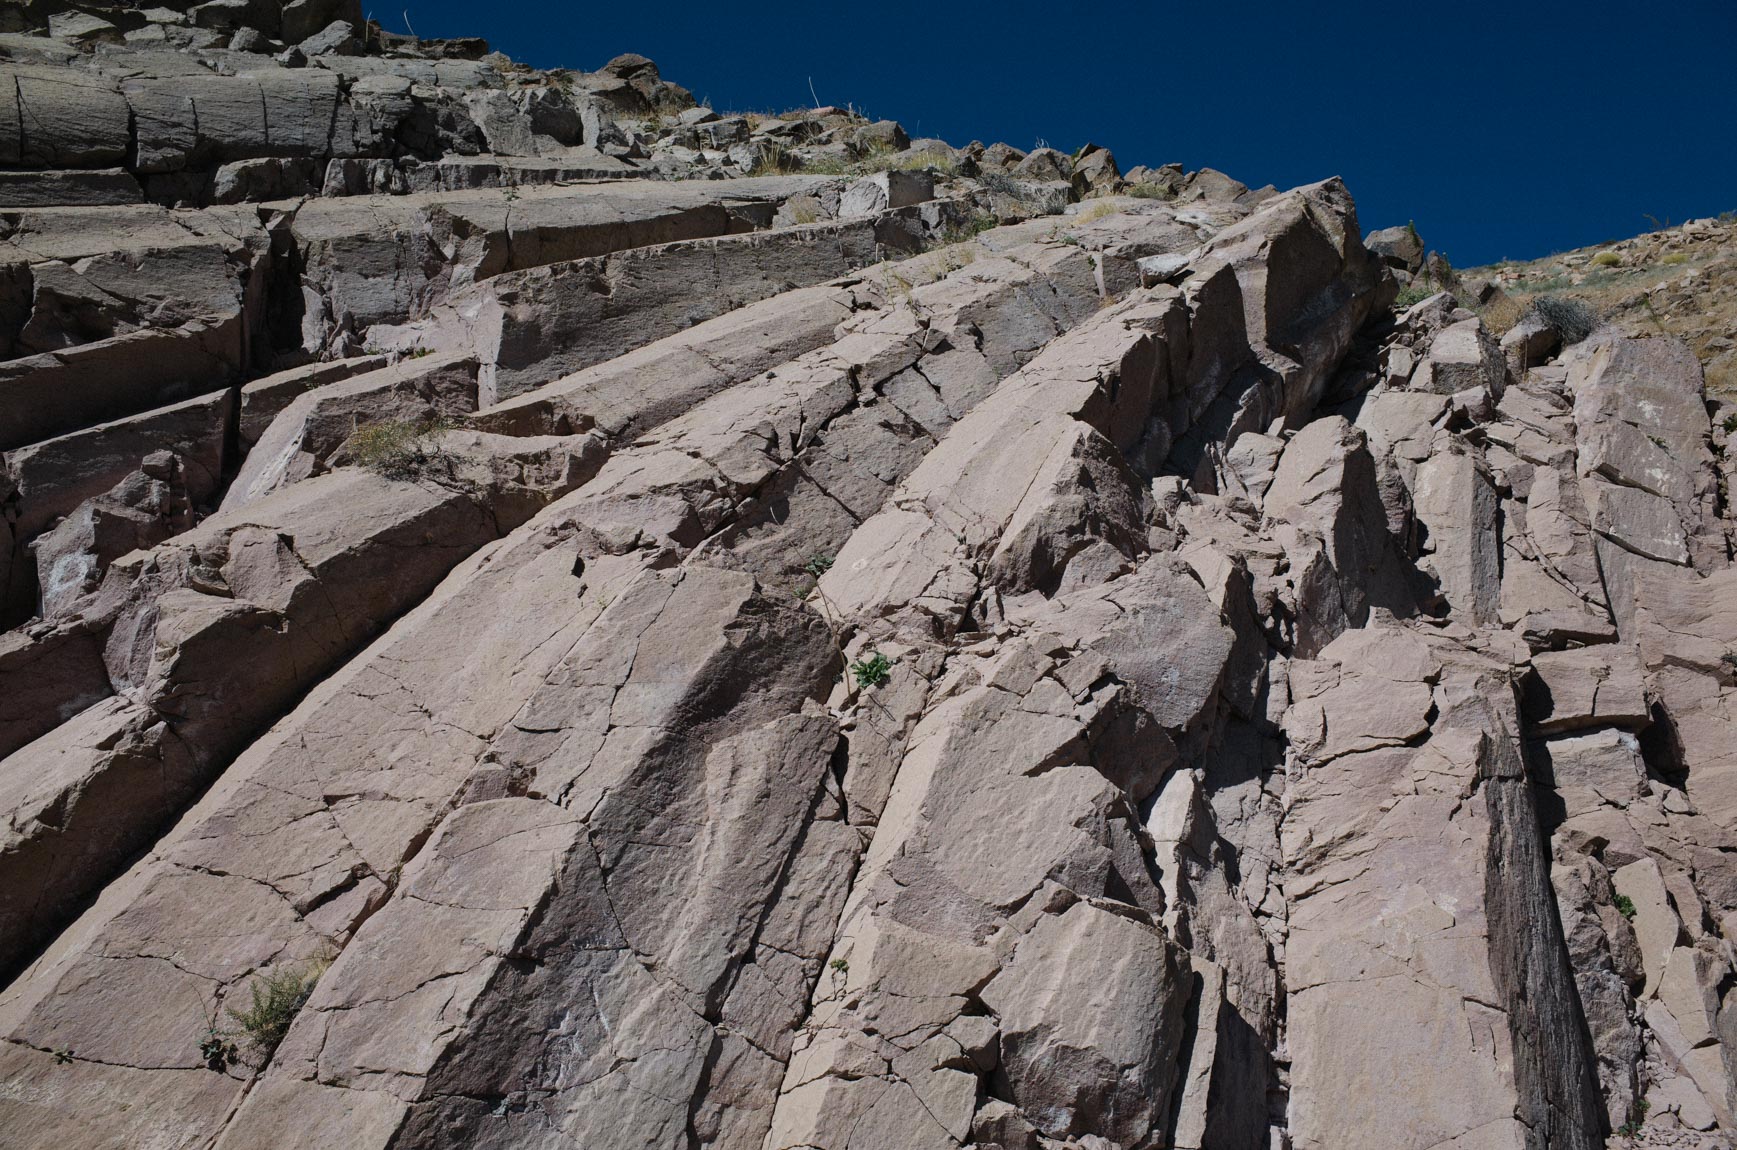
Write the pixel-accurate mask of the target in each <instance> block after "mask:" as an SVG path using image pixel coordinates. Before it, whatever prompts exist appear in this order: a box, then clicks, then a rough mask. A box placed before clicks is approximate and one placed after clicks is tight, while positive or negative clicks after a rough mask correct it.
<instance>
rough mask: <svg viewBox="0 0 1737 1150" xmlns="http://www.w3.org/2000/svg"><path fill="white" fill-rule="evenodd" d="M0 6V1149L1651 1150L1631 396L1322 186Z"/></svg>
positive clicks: (1655, 981) (1674, 589)
mask: <svg viewBox="0 0 1737 1150" xmlns="http://www.w3.org/2000/svg"><path fill="white" fill-rule="evenodd" d="M3 18H4V19H6V20H10V21H12V24H11V26H10V30H9V31H7V32H5V33H4V34H0V52H4V54H5V61H4V63H3V64H0V67H3V68H4V70H5V71H6V73H7V76H8V81H9V82H10V83H11V84H12V85H13V88H14V92H15V96H16V99H15V101H14V111H12V112H11V113H8V112H7V111H5V110H0V163H4V164H6V165H8V166H7V167H6V169H5V170H4V171H3V172H0V203H3V206H0V227H3V229H4V234H3V237H0V354H4V355H5V356H6V357H7V358H6V359H5V361H4V362H3V363H0V450H3V452H4V454H3V456H0V459H3V470H0V491H3V492H4V494H5V498H4V511H5V519H4V524H5V535H4V536H3V537H0V543H3V544H4V548H5V549H4V551H3V552H0V564H3V566H0V586H3V587H4V589H5V596H4V601H3V603H4V611H5V619H4V622H5V623H6V624H7V625H9V626H10V627H11V629H10V630H8V631H6V632H5V633H4V635H3V636H0V809H4V811H5V812H6V821H5V823H4V824H3V826H0V978H3V989H0V1036H3V1038H4V1041H3V1042H0V1129H3V1130H5V1131H6V1140H7V1142H8V1145H17V1146H20V1147H49V1146H54V1147H65V1146H68V1145H77V1146H90V1147H141V1146H174V1147H181V1146H215V1147H225V1148H242V1147H246V1148H248V1150H259V1148H265V1147H276V1146H282V1147H291V1146H296V1147H302V1146H316V1145H317V1146H343V1147H358V1148H360V1147H369V1146H380V1147H404V1148H409V1147H438V1146H453V1147H458V1146H465V1147H474V1146H503V1147H504V1146H524V1145H537V1146H551V1147H553V1146H574V1147H577V1146H587V1147H602V1146H608V1147H630V1146H631V1147H640V1146H645V1147H684V1148H692V1147H720V1148H723V1147H728V1148H742V1150H814V1148H825V1150H847V1148H855V1150H880V1148H885V1147H892V1146H897V1147H901V1148H930V1147H933V1148H935V1150H952V1148H957V1147H962V1146H973V1147H977V1148H979V1150H990V1148H992V1147H1000V1148H1002V1150H1037V1148H1040V1147H1042V1148H1048V1150H1056V1148H1070V1150H1111V1148H1120V1150H1135V1148H1140V1150H1145V1148H1157V1147H1170V1148H1175V1150H1207V1148H1211V1150H1242V1148H1247V1150H1257V1148H1264V1150H1270V1148H1272V1147H1291V1148H1293V1150H1328V1148H1332V1150H1346V1148H1369V1150H1376V1148H1380V1150H1393V1148H1394V1147H1407V1148H1411V1147H1415V1148H1417V1150H1427V1148H1435V1147H1444V1146H1459V1147H1472V1146H1478V1147H1504V1148H1505V1147H1515V1148H1520V1147H1525V1148H1528V1150H1530V1148H1533V1147H1552V1148H1556V1147H1563V1148H1581V1147H1587V1148H1590V1147H1599V1146H1604V1145H1605V1144H1606V1139H1607V1137H1608V1136H1611V1135H1612V1134H1613V1133H1615V1134H1618V1135H1619V1136H1623V1137H1627V1136H1629V1135H1631V1134H1632V1135H1634V1136H1635V1137H1638V1138H1639V1139H1640V1140H1641V1141H1642V1142H1643V1143H1644V1144H1651V1145H1676V1144H1684V1145H1697V1144H1699V1142H1698V1141H1697V1140H1700V1139H1703V1138H1704V1139H1708V1140H1712V1141H1713V1144H1715V1145H1727V1144H1729V1143H1728V1140H1727V1139H1728V1136H1727V1135H1726V1134H1725V1131H1727V1130H1730V1129H1732V1128H1733V1127H1734V1126H1737V1123H1734V1122H1733V1119H1732V1115H1733V1112H1734V1108H1737V1094H1734V1091H1733V1085H1732V1082H1733V1076H1732V1072H1731V1069H1730V1063H1729V1059H1731V1058H1732V1057H1733V1054H1734V1053H1737V1037H1734V1035H1737V1030H1734V1025H1737V1024H1734V1023H1733V1018H1734V1017H1737V1014H1734V1013H1733V1012H1734V1011H1737V1003H1733V1002H1732V1001H1731V994H1732V988H1733V987H1734V986H1737V960H1734V956H1733V953H1732V950H1731V945H1730V942H1729V939H1730V938H1731V937H1732V935H1733V932H1734V931H1737V920H1734V919H1733V918H1732V915H1733V913H1734V912H1737V860H1734V858H1733V852H1734V851H1737V838H1734V836H1733V827H1734V824H1737V759H1734V758H1733V753H1732V750H1731V748H1732V747H1733V746H1737V740H1733V737H1732V735H1733V731H1732V729H1731V725H1732V723H1733V721H1734V719H1737V713H1734V712H1733V709H1732V706H1731V703H1730V701H1729V700H1730V699H1731V697H1732V690H1733V683H1734V678H1733V675H1734V670H1733V668H1734V666H1737V654H1734V652H1737V608H1734V607H1733V606H1732V604H1733V603H1734V602H1737V599H1734V598H1733V594H1732V592H1733V591H1734V590H1737V588H1730V587H1727V586H1726V584H1728V583H1730V581H1731V580H1732V578H1733V577H1734V576H1733V574H1732V572H1733V568H1732V565H1731V546H1732V528H1733V522H1732V517H1731V514H1730V510H1729V503H1728V501H1727V491H1728V488H1729V480H1730V469H1731V464H1730V463H1729V462H1728V459H1727V455H1726V452H1725V447H1726V442H1727V439H1728V437H1729V435H1730V434H1731V433H1730V432H1729V431H1728V430H1727V429H1725V428H1724V426H1723V423H1722V422H1720V423H1714V422H1713V421H1711V420H1710V419H1709V414H1708V406H1707V403H1706V399H1705V384H1704V380H1703V378H1702V371H1701V367H1700V364H1699V363H1698V362H1697V360H1696V359H1695V356H1694V355H1693V354H1692V353H1691V352H1690V351H1689V350H1688V349H1687V348H1686V347H1685V346H1683V345H1682V344H1680V343H1677V342H1676V341H1674V340H1670V339H1665V338H1632V337H1629V336H1625V335H1622V334H1620V333H1618V332H1616V331H1604V332H1600V333H1596V334H1594V335H1593V336H1592V337H1591V338H1590V339H1588V340H1586V341H1584V342H1581V343H1578V344H1574V345H1572V346H1567V347H1564V346H1561V344H1562V340H1561V338H1560V335H1559V333H1552V332H1549V331H1542V332H1534V333H1532V334H1530V335H1529V336H1528V339H1527V342H1526V345H1525V347H1524V348H1523V349H1519V350H1518V354H1516V346H1517V345H1512V344H1510V345H1509V346H1507V347H1506V354H1505V348H1504V345H1503V344H1502V343H1500V342H1498V341H1497V339H1496V338H1495V337H1494V336H1493V335H1492V334H1491V333H1490V332H1489V331H1488V330H1487V329H1486V327H1485V325H1484V324H1483V322H1482V321H1481V320H1480V319H1479V318H1478V317H1477V316H1476V315H1475V314H1474V313H1473V312H1471V311H1468V310H1465V309H1464V308H1462V307H1461V306H1460V301H1458V300H1456V299H1455V298H1454V297H1453V296H1451V295H1448V294H1441V295H1437V296H1434V297H1431V298H1429V299H1426V300H1424V301H1422V302H1421V303H1418V304H1416V305H1414V306H1412V307H1410V308H1408V309H1406V310H1404V311H1396V310H1395V309H1394V307H1393V306H1392V305H1393V301H1394V299H1395V295H1396V292H1397V285H1396V280H1395V272H1396V271H1399V272H1406V273H1408V260H1410V258H1411V257H1410V256H1408V255H1407V254H1405V253H1398V254H1395V253H1393V252H1391V251H1390V250H1388V247H1387V245H1384V244H1380V243H1375V244H1372V245H1371V246H1366V245H1365V243H1364V241H1363V238H1362V233H1361V229H1360V227H1359V224H1358V220H1357V217H1356V213H1355V209H1354V206H1353V204H1352V200H1351V197H1350V195H1349V194H1348V192H1347V191H1346V189H1345V188H1344V187H1343V186H1342V185H1341V184H1340V183H1339V182H1338V181H1337V180H1328V181H1326V182H1323V183H1318V184H1314V185H1310V186H1306V187H1302V188H1297V189H1293V190H1291V191H1287V192H1283V193H1280V192H1275V191H1273V190H1271V189H1262V190H1260V191H1254V192H1251V191H1250V190H1249V189H1247V188H1246V187H1245V186H1243V185H1241V184H1238V183H1236V182H1235V181H1232V180H1230V179H1229V178H1228V177H1223V176H1221V175H1219V174H1218V173H1214V172H1211V171H1204V172H1200V173H1195V174H1192V175H1186V174H1184V173H1182V172H1181V171H1180V170H1179V169H1176V168H1174V167H1168V168H1159V169H1144V168H1141V169H1134V170H1132V171H1130V172H1128V173H1127V174H1126V175H1124V174H1123V173H1121V172H1120V171H1119V169H1118V168H1117V166H1116V164H1115V161H1114V159H1113V158H1112V157H1110V155H1109V153H1108V152H1105V151H1103V150H1102V149H1086V150H1082V152H1081V153H1079V154H1076V155H1074V156H1067V155H1062V154H1059V153H1055V152H1051V151H1048V150H1038V151H1034V152H1032V153H1029V154H1026V153H1021V152H1018V151H1016V150H1014V149H1011V148H1007V147H1006V146H1004V145H994V146H990V147H983V146H981V145H971V146H968V147H965V148H952V147H949V146H947V145H945V144H943V143H941V142H939V141H911V140H909V139H908V138H906V136H905V134H904V132H903V131H902V130H901V129H899V127H898V126H897V125H894V124H887V123H869V122H866V121H864V120H862V119H861V118H860V117H854V116H852V115H850V114H848V113H841V112H837V111H836V110H827V109H820V110H816V111H814V112H812V113H804V114H802V115H800V116H797V115H786V116H782V117H746V116H722V115H719V114H717V113H715V112H713V111H711V110H709V109H701V108H696V107H694V106H693V102H692V100H691V98H690V97H689V96H688V95H687V94H686V93H685V92H684V91H683V90H681V89H679V88H677V87H675V86H673V85H669V84H667V83H666V82H664V81H663V80H661V78H659V76H658V74H657V71H656V69H655V67H654V66H652V65H651V64H650V62H649V61H645V60H643V59H642V58H638V57H621V58H618V59H617V60H615V61H612V62H611V63H610V64H609V65H607V66H606V67H605V68H604V69H602V70H601V71H599V72H596V73H537V72H532V71H530V70H528V69H523V68H520V67H518V66H516V65H512V64H511V63H510V62H509V61H506V60H504V59H503V58H501V57H498V56H492V55H489V54H487V52H486V45H483V44H481V43H480V42H475V41H443V42H433V41H416V40H411V39H407V38H399V37H391V36H388V35H386V34H384V33H381V32H380V31H379V30H378V29H377V28H374V27H373V26H370V25H365V24H364V23H363V21H362V20H361V17H360V13H359V12H357V11H356V10H355V9H354V8H347V7H345V6H344V5H343V4H342V3H330V2H327V0H292V2H291V3H289V4H276V3H264V2H252V0H250V2H246V3H240V2H236V0H212V2H209V3H205V4H200V5H196V6H192V7H177V6H175V5H172V4H169V5H165V6H163V7H159V8H154V9H148V10H137V9H133V8H131V7H119V6H116V7H110V6H105V5H99V4H88V3H87V4H78V5H68V4H64V3H59V2H55V0H47V2H43V0H33V2H31V3H26V4H22V5H14V6H12V7H11V8H9V9H8V10H7V12H6V13H5V15H4V17H3ZM4 104H5V102H4V101H0V108H3V106H4ZM9 114H10V115H12V116H13V117H14V118H13V119H11V120H8V119H7V118H6V117H7V116H8V115H9ZM1372 248H1374V249H1375V250H1371V249H1372ZM1390 265H1392V266H1390ZM286 979H287V980H289V981H288V985H290V986H291V990H290V991H288V992H286V1001H287V1002H288V1003H289V1005H288V1007H287V1008H286V1009H285V1010H283V1011H282V1012H281V1016H280V1017H278V1018H277V1023H278V1024H277V1025H275V1026H262V1025H259V1024H258V1021H259V1020H258V1015H257V1011H254V1010H252V1008H253V1007H257V1006H258V999H257V998H256V996H257V995H258V994H260V993H262V988H263V987H266V986H279V987H281V986H284V985H286V983H285V980H286ZM244 1019H252V1020H253V1023H252V1024H244V1022H243V1020H244Z"/></svg>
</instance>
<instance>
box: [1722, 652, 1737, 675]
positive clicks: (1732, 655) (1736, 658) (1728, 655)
mask: <svg viewBox="0 0 1737 1150" xmlns="http://www.w3.org/2000/svg"><path fill="white" fill-rule="evenodd" d="M1719 662H1721V663H1723V664H1725V665H1726V666H1727V667H1730V668H1731V669H1732V670H1734V671H1737V652H1731V651H1727V652H1725V653H1724V654H1723V655H1720V656H1719Z"/></svg>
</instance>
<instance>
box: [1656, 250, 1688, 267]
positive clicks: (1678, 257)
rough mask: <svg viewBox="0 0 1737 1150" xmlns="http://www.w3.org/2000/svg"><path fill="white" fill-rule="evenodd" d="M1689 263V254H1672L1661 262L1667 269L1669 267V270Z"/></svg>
mask: <svg viewBox="0 0 1737 1150" xmlns="http://www.w3.org/2000/svg"><path fill="white" fill-rule="evenodd" d="M1688 262H1689V253H1688V252H1671V253H1669V254H1668V255H1666V256H1665V257H1664V258H1663V259H1661V260H1660V261H1659V263H1661V264H1663V265H1664V266H1665V267H1668V268H1674V267H1678V266H1680V265H1682V264H1686V263H1688Z"/></svg>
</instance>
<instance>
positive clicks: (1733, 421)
mask: <svg viewBox="0 0 1737 1150" xmlns="http://www.w3.org/2000/svg"><path fill="white" fill-rule="evenodd" d="M1719 426H1720V427H1723V428H1724V429H1725V431H1726V433H1727V434H1730V435H1737V412H1733V413H1732V414H1730V415H1727V416H1726V417H1725V418H1724V419H1723V420H1721V421H1720V424H1719Z"/></svg>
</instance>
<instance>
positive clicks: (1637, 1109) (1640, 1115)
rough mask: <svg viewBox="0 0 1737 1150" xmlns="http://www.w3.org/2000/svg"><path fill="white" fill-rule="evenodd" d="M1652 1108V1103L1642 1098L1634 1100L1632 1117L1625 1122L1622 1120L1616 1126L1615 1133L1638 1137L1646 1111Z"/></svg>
mask: <svg viewBox="0 0 1737 1150" xmlns="http://www.w3.org/2000/svg"><path fill="white" fill-rule="evenodd" d="M1652 1108H1653V1104H1652V1103H1651V1102H1648V1101H1647V1100H1646V1099H1644V1098H1642V1099H1641V1100H1640V1101H1638V1102H1636V1103H1635V1104H1634V1117H1632V1118H1630V1119H1629V1120H1628V1121H1627V1122H1624V1123H1623V1124H1622V1125H1621V1126H1618V1127H1617V1128H1616V1133H1617V1134H1620V1135H1621V1136H1622V1137H1624V1138H1638V1137H1640V1132H1641V1125H1642V1124H1643V1123H1644V1122H1646V1120H1647V1111H1649V1110H1651V1109H1652Z"/></svg>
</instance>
